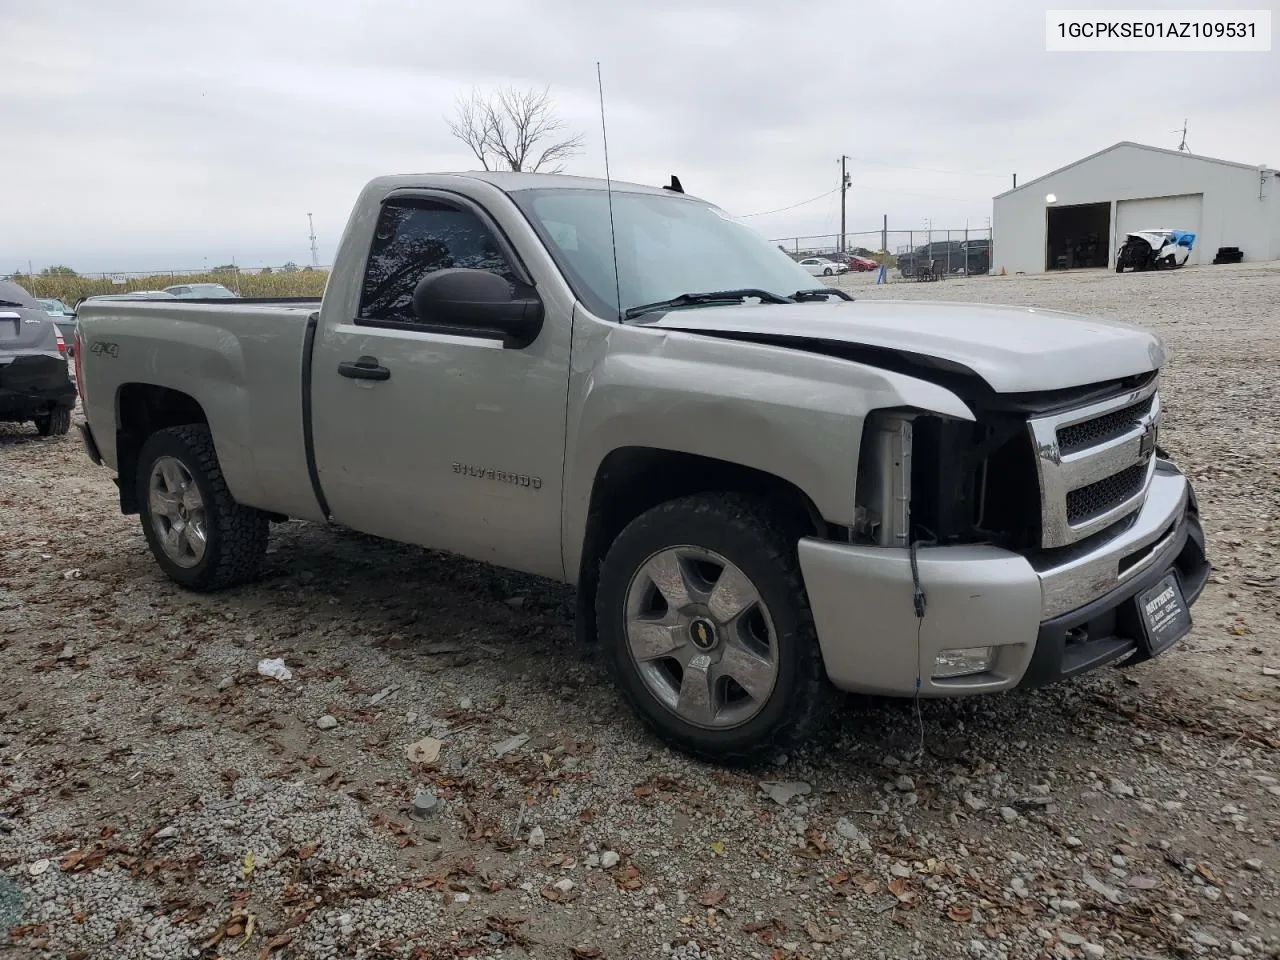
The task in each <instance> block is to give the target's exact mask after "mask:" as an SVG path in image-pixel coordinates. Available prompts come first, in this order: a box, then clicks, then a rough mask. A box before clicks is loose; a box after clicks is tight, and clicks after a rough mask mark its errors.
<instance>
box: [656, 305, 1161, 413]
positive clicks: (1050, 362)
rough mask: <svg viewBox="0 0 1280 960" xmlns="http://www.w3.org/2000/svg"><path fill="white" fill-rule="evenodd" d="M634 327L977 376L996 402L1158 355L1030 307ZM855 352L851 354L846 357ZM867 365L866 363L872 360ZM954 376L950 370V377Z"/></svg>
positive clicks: (1130, 371) (719, 315) (711, 315)
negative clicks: (845, 350)
mask: <svg viewBox="0 0 1280 960" xmlns="http://www.w3.org/2000/svg"><path fill="white" fill-rule="evenodd" d="M640 323H641V324H643V325H644V326H649V327H659V328H661V329H665V330H683V331H686V332H689V333H700V334H707V335H711V336H720V337H728V338H740V339H744V340H754V341H763V342H768V343H776V344H780V345H783V346H788V347H794V348H795V349H802V350H814V351H820V352H832V349H833V347H834V348H838V347H841V346H849V347H854V348H857V347H863V348H871V352H872V353H875V352H877V351H884V352H888V353H890V354H896V355H899V356H905V357H910V358H914V359H916V360H925V361H926V363H925V365H926V366H927V365H928V363H927V361H929V360H933V361H942V363H940V364H937V366H939V367H940V368H942V369H944V370H945V369H950V370H952V371H956V368H957V367H959V368H963V369H964V370H966V371H968V372H970V373H972V374H974V375H976V376H978V377H980V378H981V379H982V380H984V381H985V382H986V383H987V385H988V386H989V387H990V388H991V389H992V390H994V391H995V392H996V393H1037V392H1040V391H1048V390H1060V389H1065V388H1068V387H1080V386H1085V385H1089V384H1095V383H1101V382H1103V381H1107V380H1118V379H1121V378H1124V377H1131V376H1134V375H1137V374H1142V373H1147V372H1149V371H1152V370H1156V369H1159V367H1160V366H1161V365H1162V364H1163V363H1164V347H1163V345H1162V343H1161V341H1160V339H1159V338H1158V337H1156V336H1155V335H1154V334H1151V333H1147V332H1146V331H1144V330H1140V329H1138V328H1137V327H1131V326H1128V325H1127V324H1123V323H1115V322H1112V321H1109V320H1100V319H1097V318H1095V317H1085V316H1080V315H1078V314H1072V313H1060V312H1058V311H1055V310H1040V309H1038V308H1032V307H1010V306H997V305H993V304H974V303H945V302H928V303H922V302H920V301H913V300H854V301H852V302H849V301H839V302H835V303H831V302H827V303H797V304H758V305H747V304H743V305H741V306H708V307H698V308H694V309H681V310H672V311H669V312H668V313H665V314H662V315H661V316H658V317H655V318H652V319H651V318H649V317H645V318H644V319H643V320H641V321H640ZM855 352H856V351H855ZM868 362H870V363H872V364H873V365H874V364H875V360H874V359H868ZM957 372H959V371H957Z"/></svg>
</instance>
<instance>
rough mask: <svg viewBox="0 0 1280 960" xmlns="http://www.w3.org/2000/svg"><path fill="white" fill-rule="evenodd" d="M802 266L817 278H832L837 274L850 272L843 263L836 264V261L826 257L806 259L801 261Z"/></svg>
mask: <svg viewBox="0 0 1280 960" xmlns="http://www.w3.org/2000/svg"><path fill="white" fill-rule="evenodd" d="M800 266H802V267H804V268H805V269H806V270H808V271H809V273H811V274H812V275H813V276H815V277H830V276H833V275H835V274H837V273H848V272H849V268H848V267H846V266H845V265H844V264H843V263H836V262H835V261H834V260H828V259H826V258H825V257H806V258H805V259H803V260H801V261H800Z"/></svg>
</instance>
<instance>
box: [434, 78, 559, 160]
mask: <svg viewBox="0 0 1280 960" xmlns="http://www.w3.org/2000/svg"><path fill="white" fill-rule="evenodd" d="M565 127H566V125H565V122H564V121H563V120H561V119H560V118H559V117H558V116H556V114H555V104H554V103H553V102H552V100H551V89H550V88H549V87H544V88H542V89H541V90H537V89H534V88H530V89H528V90H524V91H521V90H516V89H515V88H514V87H503V88H501V89H499V90H497V91H495V92H494V93H492V94H490V95H488V96H485V95H483V94H481V93H480V91H479V90H472V91H471V93H470V94H469V95H459V97H458V105H457V109H456V112H455V114H454V117H453V119H452V120H450V121H449V131H450V132H451V133H452V134H453V135H454V136H455V137H457V138H458V139H459V140H461V141H462V142H463V143H465V144H466V145H467V146H468V147H470V148H471V152H472V153H474V154H475V155H476V159H477V160H479V161H480V164H481V166H483V167H484V168H485V169H486V170H495V169H497V170H515V171H524V172H526V173H539V172H542V173H560V172H561V171H562V170H564V163H565V161H566V160H568V159H569V158H570V157H572V156H574V155H575V154H577V153H579V152H581V150H582V134H576V135H574V136H566V134H565Z"/></svg>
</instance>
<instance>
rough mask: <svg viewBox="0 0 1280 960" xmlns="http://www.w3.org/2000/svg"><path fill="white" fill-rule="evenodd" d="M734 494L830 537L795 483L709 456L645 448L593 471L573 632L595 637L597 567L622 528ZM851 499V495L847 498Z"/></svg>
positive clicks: (616, 454) (619, 453) (622, 453)
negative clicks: (693, 500)
mask: <svg viewBox="0 0 1280 960" xmlns="http://www.w3.org/2000/svg"><path fill="white" fill-rule="evenodd" d="M712 491H733V492H736V493H747V494H754V495H756V496H759V497H761V498H764V499H767V500H769V502H770V504H771V505H772V506H773V507H774V508H775V509H777V510H779V511H780V512H782V513H783V514H784V518H783V519H784V520H785V521H787V522H789V523H791V524H792V525H794V526H795V527H796V528H797V529H799V530H802V531H805V532H808V533H813V534H814V535H816V536H822V537H827V536H831V535H832V534H833V533H834V531H833V530H832V528H831V524H829V523H827V522H826V520H824V519H823V517H822V514H820V513H819V512H818V508H817V507H815V506H814V504H813V501H812V500H810V499H809V497H808V496H807V495H806V494H805V493H804V491H803V490H801V489H800V488H799V487H797V486H796V485H795V484H793V483H791V482H789V481H787V480H783V479H782V478H781V477H777V476H774V475H773V474H771V473H766V472H765V471H763V470H756V469H755V468H753V467H745V466H742V465H741V464H737V463H730V462H729V461H727V460H717V459H714V458H712V457H700V456H697V455H696V454H692V453H678V452H676V451H673V450H655V449H651V448H647V447H624V448H622V449H619V450H615V451H613V452H612V453H610V454H609V455H608V456H607V457H605V459H604V461H603V462H602V463H601V464H600V468H599V469H598V470H597V471H596V479H595V483H594V484H593V485H592V488H591V504H590V507H589V508H588V512H587V530H586V534H585V536H584V538H583V544H582V559H581V562H580V564H579V567H578V597H577V631H578V636H579V638H580V639H581V640H584V641H588V642H589V641H592V640H594V638H595V594H596V585H597V584H598V582H599V579H600V562H601V561H602V560H603V559H604V555H605V553H606V552H607V551H608V549H609V545H610V544H611V543H613V541H614V540H615V539H616V538H617V536H618V534H620V533H621V532H622V530H623V528H624V527H626V525H627V524H628V523H630V522H631V521H632V520H634V519H635V518H636V517H638V516H640V514H642V513H644V512H645V511H646V510H649V509H651V508H653V507H656V506H657V505H658V504H660V503H665V502H666V501H668V500H674V499H676V498H677V497H686V496H690V495H692V494H697V493H710V492H712ZM851 495H852V494H851Z"/></svg>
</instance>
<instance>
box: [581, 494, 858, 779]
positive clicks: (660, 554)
mask: <svg viewBox="0 0 1280 960" xmlns="http://www.w3.org/2000/svg"><path fill="white" fill-rule="evenodd" d="M800 535H801V534H800V533H799V531H798V530H797V529H793V528H792V527H791V526H790V525H788V524H785V523H781V522H780V521H779V519H778V517H777V515H776V513H775V512H773V511H771V510H770V509H769V508H768V507H766V506H765V505H764V504H763V503H762V502H760V501H758V500H755V499H751V498H747V497H743V496H739V495H736V494H727V493H726V494H704V495H699V496H692V497H685V498H682V499H679V500H673V501H670V502H668V503H664V504H661V505H660V506H657V507H654V508H653V509H652V510H649V511H648V512H647V513H644V514H642V515H641V516H639V517H638V518H636V519H635V520H633V521H632V522H631V523H630V524H629V525H628V526H627V527H626V529H624V530H623V531H622V533H621V534H619V535H618V538H617V539H616V540H615V541H614V543H613V545H612V546H611V547H610V549H609V552H608V555H607V556H606V557H605V560H604V564H603V568H602V570H601V576H600V583H599V588H598V591H597V594H596V617H597V623H598V629H599V634H600V639H601V641H602V649H603V652H604V655H605V657H606V659H607V661H608V664H609V668H610V671H611V672H612V674H613V677H614V679H615V681H616V682H617V684H618V686H619V687H620V688H621V690H622V692H623V694H624V695H625V697H626V698H627V700H628V701H629V702H630V703H631V705H632V707H633V708H634V709H635V710H636V712H637V713H638V714H639V715H640V717H641V718H642V719H643V720H644V722H645V723H646V724H647V725H648V726H649V727H650V728H651V729H652V730H653V731H654V732H656V733H657V734H658V735H659V736H660V737H662V738H663V739H665V740H667V741H668V742H669V743H671V744H673V745H674V746H676V747H677V748H679V749H681V750H684V751H686V752H688V753H691V754H693V755H695V756H699V757H702V758H704V759H708V760H714V761H718V762H726V761H728V762H742V761H746V760H749V759H751V758H753V757H756V756H758V755H760V754H762V753H765V752H767V751H776V750H785V749H788V748H790V747H791V746H792V745H794V744H796V743H798V742H800V741H802V740H804V739H805V738H807V737H808V736H810V735H811V734H812V733H813V732H814V730H815V729H817V727H818V726H819V725H820V723H821V722H822V720H823V719H824V718H825V717H826V715H827V713H828V712H829V710H830V707H831V705H832V704H833V703H834V700H835V696H834V693H835V691H834V689H833V688H832V687H831V684H830V683H829V681H828V680H827V677H826V671H825V669H824V667H823V664H822V655H821V652H820V650H819V647H818V638H817V631H816V629H815V627H814V624H813V615H812V613H811V611H810V609H809V601H808V597H807V595H806V593H805V589H804V583H803V580H802V578H801V574H800V566H799V560H798V558H797V556H796V543H797V541H798V540H799V538H800Z"/></svg>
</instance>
